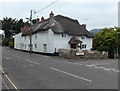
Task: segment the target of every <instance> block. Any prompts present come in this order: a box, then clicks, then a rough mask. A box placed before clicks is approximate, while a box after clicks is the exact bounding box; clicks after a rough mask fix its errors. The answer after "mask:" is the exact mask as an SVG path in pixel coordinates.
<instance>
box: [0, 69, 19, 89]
mask: <svg viewBox="0 0 120 91" xmlns="http://www.w3.org/2000/svg"><path fill="white" fill-rule="evenodd" d="M1 71H2V73H3V74H4V76H5V77H6V78H7V80H8V81H9V82H10V83H11V84H12V86H13V87H14V88H15V89H16V90H17V91H19V90H18V88H17V87H16V86H15V84H14V83H13V82H12V81H11V80H10V78H9V77H8V76H7V75H6V74H5V72H4V71H3V68H1Z"/></svg>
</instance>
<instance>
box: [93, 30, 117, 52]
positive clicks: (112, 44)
mask: <svg viewBox="0 0 120 91" xmlns="http://www.w3.org/2000/svg"><path fill="white" fill-rule="evenodd" d="M93 45H94V47H95V49H96V50H98V51H106V52H110V53H113V52H114V51H115V50H116V48H117V38H116V30H115V29H114V28H104V29H102V30H101V31H100V32H98V33H97V34H96V35H95V37H94V38H93Z"/></svg>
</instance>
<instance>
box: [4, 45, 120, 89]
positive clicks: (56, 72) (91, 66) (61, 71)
mask: <svg viewBox="0 0 120 91" xmlns="http://www.w3.org/2000/svg"><path fill="white" fill-rule="evenodd" d="M2 51H3V52H2V68H3V70H4V72H5V73H6V75H7V77H8V78H9V80H8V79H7V80H8V81H10V83H11V84H12V86H13V88H15V89H118V73H119V70H118V60H117V59H102V60H74V59H64V58H60V57H56V56H46V55H40V54H32V55H30V54H29V53H27V52H23V51H18V50H13V49H10V48H7V47H3V48H2Z"/></svg>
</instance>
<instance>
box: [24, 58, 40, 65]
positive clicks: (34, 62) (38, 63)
mask: <svg viewBox="0 0 120 91" xmlns="http://www.w3.org/2000/svg"><path fill="white" fill-rule="evenodd" d="M25 60H26V61H27V62H31V63H34V64H39V63H37V62H34V61H31V60H28V59H25Z"/></svg>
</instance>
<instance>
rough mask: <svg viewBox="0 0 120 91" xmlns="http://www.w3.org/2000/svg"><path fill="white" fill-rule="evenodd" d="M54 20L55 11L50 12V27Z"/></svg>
mask: <svg viewBox="0 0 120 91" xmlns="http://www.w3.org/2000/svg"><path fill="white" fill-rule="evenodd" d="M53 20H54V13H53V12H52V11H51V13H50V14H49V27H51V25H52V23H53Z"/></svg>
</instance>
